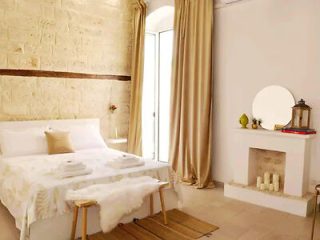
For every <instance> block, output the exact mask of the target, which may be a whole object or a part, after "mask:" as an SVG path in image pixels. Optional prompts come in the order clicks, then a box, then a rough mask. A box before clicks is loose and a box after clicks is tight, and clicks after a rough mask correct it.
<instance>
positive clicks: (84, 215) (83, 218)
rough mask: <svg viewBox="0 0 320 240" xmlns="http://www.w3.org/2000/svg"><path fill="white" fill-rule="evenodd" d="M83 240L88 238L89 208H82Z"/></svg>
mask: <svg viewBox="0 0 320 240" xmlns="http://www.w3.org/2000/svg"><path fill="white" fill-rule="evenodd" d="M82 240H87V208H86V207H83V208H82Z"/></svg>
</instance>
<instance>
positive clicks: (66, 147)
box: [45, 131, 74, 154]
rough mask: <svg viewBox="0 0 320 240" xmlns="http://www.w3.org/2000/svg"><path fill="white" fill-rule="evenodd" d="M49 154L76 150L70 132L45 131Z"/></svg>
mask: <svg viewBox="0 0 320 240" xmlns="http://www.w3.org/2000/svg"><path fill="white" fill-rule="evenodd" d="M45 134H46V138H47V144H48V153H49V154H60V153H72V152H74V150H73V147H72V144H71V141H70V136H69V135H70V133H69V132H47V131H46V132H45Z"/></svg>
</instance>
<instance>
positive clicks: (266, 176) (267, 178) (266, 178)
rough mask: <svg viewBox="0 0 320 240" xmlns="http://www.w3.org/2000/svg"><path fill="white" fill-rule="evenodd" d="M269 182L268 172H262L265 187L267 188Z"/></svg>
mask: <svg viewBox="0 0 320 240" xmlns="http://www.w3.org/2000/svg"><path fill="white" fill-rule="evenodd" d="M269 184H270V173H269V172H265V173H264V185H266V187H267V188H268V187H269Z"/></svg>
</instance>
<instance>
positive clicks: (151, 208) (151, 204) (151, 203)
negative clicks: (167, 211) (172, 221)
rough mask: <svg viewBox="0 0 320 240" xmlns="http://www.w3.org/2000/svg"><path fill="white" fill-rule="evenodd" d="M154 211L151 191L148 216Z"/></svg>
mask: <svg viewBox="0 0 320 240" xmlns="http://www.w3.org/2000/svg"><path fill="white" fill-rule="evenodd" d="M153 213H154V209H153V194H152V193H151V195H150V216H152V215H153Z"/></svg>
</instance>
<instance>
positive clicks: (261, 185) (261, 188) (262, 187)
mask: <svg viewBox="0 0 320 240" xmlns="http://www.w3.org/2000/svg"><path fill="white" fill-rule="evenodd" d="M260 190H261V191H264V190H265V186H264V184H263V183H261V184H260Z"/></svg>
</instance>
